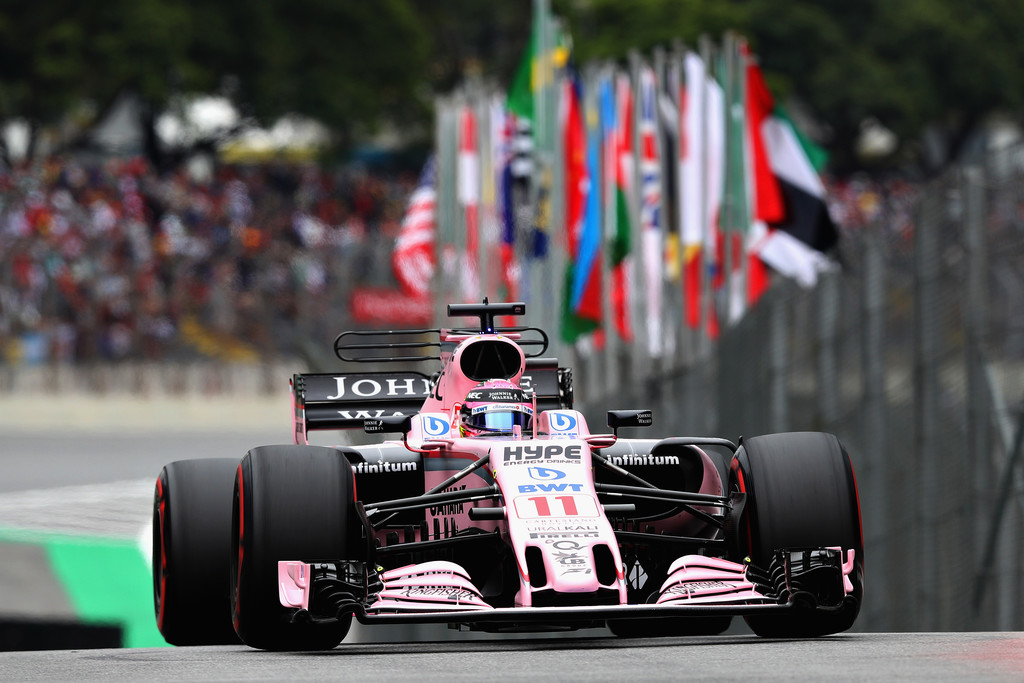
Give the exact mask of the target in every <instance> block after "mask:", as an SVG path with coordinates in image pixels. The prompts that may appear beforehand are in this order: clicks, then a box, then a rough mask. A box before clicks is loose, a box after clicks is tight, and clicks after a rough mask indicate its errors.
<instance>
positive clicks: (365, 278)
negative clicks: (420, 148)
mask: <svg viewBox="0 0 1024 683" xmlns="http://www.w3.org/2000/svg"><path fill="white" fill-rule="evenodd" d="M415 182H416V174H415V172H411V173H379V172H374V173H370V172H367V171H366V170H365V169H362V170H360V169H358V168H353V167H348V168H345V169H341V170H332V171H328V170H325V169H323V168H320V167H317V166H314V165H277V164H250V165H225V166H219V167H216V169H215V170H214V172H213V173H212V175H211V176H210V179H208V180H205V181H198V180H196V179H195V178H194V177H192V176H191V175H190V174H189V173H188V172H187V169H186V168H184V167H183V168H181V169H180V170H179V171H177V172H175V173H172V174H168V175H158V174H156V173H155V172H154V170H153V169H152V168H151V167H150V166H149V164H147V163H146V162H145V161H144V160H142V159H113V160H106V161H103V162H96V163H89V162H83V161H79V160H75V159H71V158H50V159H47V160H46V161H45V162H43V163H41V164H39V165H36V166H32V167H28V168H21V169H14V170H10V171H6V172H2V173H0V253H2V254H3V255H4V256H3V258H2V259H0V353H2V360H3V362H7V363H39V362H48V361H57V362H89V361H94V360H102V361H118V360H123V359H154V360H155V359H173V358H177V359H182V358H191V357H210V356H212V357H219V358H222V359H226V360H242V359H249V358H256V357H260V356H267V355H273V354H288V353H294V352H296V351H299V352H300V353H301V349H300V348H299V347H300V346H301V345H302V344H304V343H306V342H307V341H308V340H315V343H316V344H317V345H318V346H322V347H323V348H328V347H329V344H330V342H331V340H332V339H333V337H334V335H336V334H337V333H338V332H339V331H341V330H343V329H346V328H347V327H348V323H349V320H348V319H347V318H346V316H347V315H348V311H349V297H350V295H351V293H352V290H353V288H354V287H356V286H364V285H369V286H379V287H390V286H393V274H392V272H391V262H390V257H391V249H392V245H393V243H394V237H395V235H396V234H397V232H398V230H399V227H400V223H401V219H402V213H403V211H404V209H405V205H406V203H407V201H408V198H409V196H410V195H411V193H412V190H413V188H414V185H415ZM829 197H830V211H831V212H832V213H833V217H834V218H835V219H836V222H837V223H838V224H840V226H841V227H842V229H843V230H856V229H858V228H861V227H864V226H866V225H870V224H872V223H875V222H878V221H881V220H883V219H884V222H885V224H886V225H887V226H889V230H890V232H891V233H892V236H893V237H894V238H896V239H909V238H910V235H911V232H912V217H913V205H914V203H915V201H916V199H917V189H916V187H915V186H914V185H912V184H910V183H907V182H905V181H902V180H898V179H897V180H892V181H886V182H880V181H875V180H871V179H868V178H854V179H851V180H846V181H841V182H840V181H830V183H829Z"/></svg>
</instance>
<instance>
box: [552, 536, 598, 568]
mask: <svg viewBox="0 0 1024 683" xmlns="http://www.w3.org/2000/svg"><path fill="white" fill-rule="evenodd" d="M551 547H552V548H554V549H555V550H556V551H557V552H554V553H552V554H551V557H552V559H553V560H554V561H555V562H557V563H558V565H559V566H560V567H561V568H562V571H561V575H562V576H565V575H566V574H589V573H591V571H593V570H592V569H591V568H590V566H589V565H590V558H588V557H587V555H588V554H589V553H587V552H586V550H587V546H585V545H580V544H579V543H577V542H576V541H555V542H554V543H552V544H551Z"/></svg>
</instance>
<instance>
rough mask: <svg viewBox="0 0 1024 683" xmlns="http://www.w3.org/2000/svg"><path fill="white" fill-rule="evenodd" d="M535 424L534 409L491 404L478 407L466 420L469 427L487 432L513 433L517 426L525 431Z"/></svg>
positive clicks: (523, 406) (513, 405) (522, 406)
mask: <svg viewBox="0 0 1024 683" xmlns="http://www.w3.org/2000/svg"><path fill="white" fill-rule="evenodd" d="M532 422H533V409H532V408H530V407H529V406H525V405H516V404H506V403H491V404H487V405H482V406H477V407H475V408H473V409H472V410H471V411H470V415H469V417H468V418H467V419H466V420H465V424H466V426H467V427H471V428H473V429H479V430H481V431H487V432H511V431H512V428H513V427H514V426H516V425H518V426H519V427H521V428H523V429H524V430H525V429H527V428H529V427H530V425H531V424H532Z"/></svg>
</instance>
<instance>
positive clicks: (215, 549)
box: [153, 458, 239, 645]
mask: <svg viewBox="0 0 1024 683" xmlns="http://www.w3.org/2000/svg"><path fill="white" fill-rule="evenodd" d="M237 469H238V459H237V458H209V459H199V460H179V461H177V462H172V463H171V464H169V465H167V466H166V467H164V468H163V470H161V472H160V477H159V478H158V479H157V482H156V496H155V497H154V501H153V601H154V608H155V611H156V623H157V628H158V629H160V633H161V634H162V635H163V637H164V640H166V641H167V642H168V643H170V644H171V645H226V644H237V643H238V642H239V640H238V636H237V635H236V634H235V629H234V627H233V626H232V624H231V584H230V581H229V576H228V568H229V567H230V564H231V486H232V483H233V482H234V479H235V471H236V470H237Z"/></svg>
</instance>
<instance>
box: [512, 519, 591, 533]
mask: <svg viewBox="0 0 1024 683" xmlns="http://www.w3.org/2000/svg"><path fill="white" fill-rule="evenodd" d="M526 530H527V531H531V532H534V531H535V532H537V533H542V532H548V531H597V530H598V527H597V525H596V524H579V523H577V522H572V523H565V524H562V523H559V520H552V521H545V522H544V523H543V524H528V525H527V526H526Z"/></svg>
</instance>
